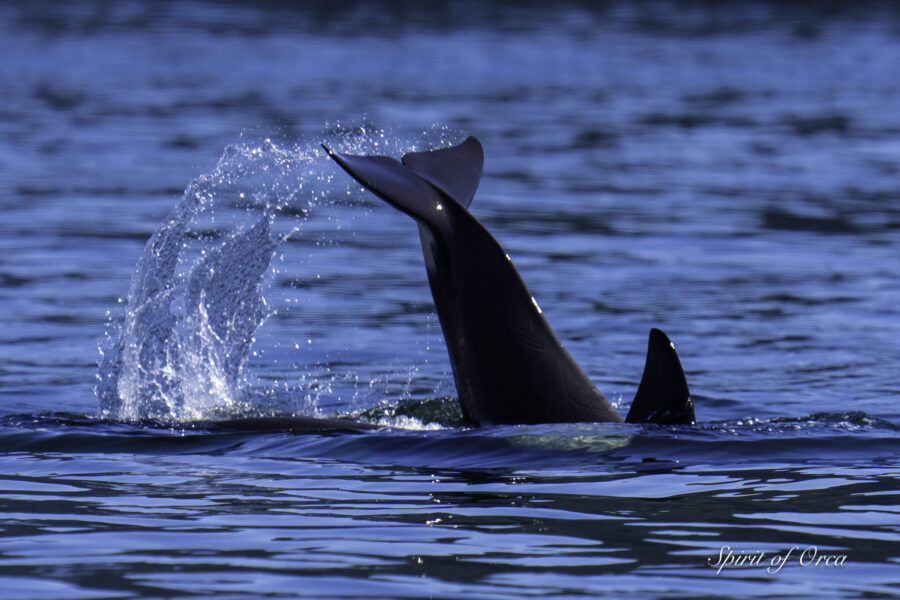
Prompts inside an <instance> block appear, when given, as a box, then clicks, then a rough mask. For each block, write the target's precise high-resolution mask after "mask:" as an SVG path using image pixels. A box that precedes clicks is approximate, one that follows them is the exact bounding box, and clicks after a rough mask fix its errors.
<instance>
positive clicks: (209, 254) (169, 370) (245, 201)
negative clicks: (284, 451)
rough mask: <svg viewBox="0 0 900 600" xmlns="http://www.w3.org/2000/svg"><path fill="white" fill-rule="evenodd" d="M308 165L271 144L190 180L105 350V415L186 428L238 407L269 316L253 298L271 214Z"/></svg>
mask: <svg viewBox="0 0 900 600" xmlns="http://www.w3.org/2000/svg"><path fill="white" fill-rule="evenodd" d="M308 160H309V155H308V154H306V153H304V152H302V151H300V150H298V149H296V148H295V149H291V150H284V149H280V148H278V147H277V146H276V145H274V144H272V143H271V142H270V141H268V140H266V143H265V144H263V145H261V146H250V145H244V146H230V147H228V148H227V149H226V151H225V153H224V155H223V156H222V158H221V160H220V161H219V163H218V165H217V166H216V168H215V170H213V171H212V172H211V173H208V174H206V175H203V176H201V177H199V178H197V179H196V180H194V181H193V182H191V184H190V185H189V186H188V188H187V190H186V191H185V193H184V196H183V197H182V199H181V201H180V202H179V203H178V204H177V205H176V206H175V207H174V208H173V209H172V211H171V212H170V213H169V215H168V217H166V219H165V220H164V221H163V222H162V224H161V225H160V226H159V227H158V228H157V230H156V232H154V234H153V236H152V237H151V238H150V241H149V242H148V243H147V246H146V247H145V249H144V252H143V254H142V256H141V258H140V260H139V262H138V264H137V267H136V269H135V272H134V275H133V276H132V280H131V285H130V289H129V292H128V297H127V304H126V308H125V314H124V318H123V319H122V322H121V323H120V324H118V325H115V326H113V327H112V330H111V331H109V332H108V335H107V339H106V340H105V343H104V344H103V345H102V346H101V361H100V366H99V370H98V379H99V383H98V385H97V387H96V392H97V396H98V398H99V401H100V413H101V416H104V417H108V418H114V419H120V420H139V419H154V420H163V421H187V420H194V419H200V418H208V417H209V416H210V414H212V413H215V412H217V411H219V412H225V413H229V412H231V411H233V410H234V409H236V408H238V407H239V406H240V404H241V402H242V398H243V396H244V389H243V388H244V385H243V384H244V382H245V377H244V373H243V369H244V365H245V363H246V361H247V357H248V354H249V352H250V347H251V344H252V343H253V340H254V338H253V336H254V333H255V332H256V330H257V328H258V327H259V326H260V325H261V324H262V322H263V321H264V320H265V318H266V317H267V316H268V315H269V311H268V309H267V305H266V302H265V300H264V298H263V296H262V291H261V290H262V283H263V278H264V277H265V275H266V273H267V272H268V270H269V265H270V262H271V260H272V257H273V256H274V255H275V252H276V248H277V240H276V238H274V237H273V234H272V231H271V228H272V224H273V221H274V217H275V213H276V211H278V210H280V209H283V208H284V207H285V206H287V205H288V204H290V203H291V202H292V201H293V200H294V196H295V195H296V191H297V190H299V189H301V188H302V180H301V179H300V178H297V179H295V180H293V181H291V180H290V179H289V178H288V176H289V175H290V174H291V172H292V171H294V170H296V168H297V167H298V165H300V164H303V163H305V162H308ZM273 171H274V172H275V173H276V174H275V175H274V176H273V175H272V174H271V173H272V172H273ZM260 178H262V181H259V179H260ZM250 220H253V221H255V222H253V221H251V223H252V224H248V223H247V221H250ZM223 225H224V226H223Z"/></svg>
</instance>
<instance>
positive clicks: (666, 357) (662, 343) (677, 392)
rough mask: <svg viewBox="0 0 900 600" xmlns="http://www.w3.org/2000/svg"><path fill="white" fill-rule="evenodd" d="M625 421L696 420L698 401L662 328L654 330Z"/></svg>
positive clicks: (663, 422) (665, 422)
mask: <svg viewBox="0 0 900 600" xmlns="http://www.w3.org/2000/svg"><path fill="white" fill-rule="evenodd" d="M625 421H626V422H628V423H656V424H658V425H692V424H693V423H694V404H693V403H692V402H691V392H690V390H689V389H688V384H687V379H686V378H685V376H684V370H683V369H682V368H681V361H679V360H678V354H677V353H676V352H675V346H674V345H673V344H672V342H671V341H670V340H669V337H668V336H667V335H666V334H665V333H663V332H662V331H661V330H659V329H655V328H654V329H651V330H650V340H649V342H648V344H647V362H646V363H645V364H644V374H643V375H642V376H641V383H640V385H639V386H638V391H637V394H635V396H634V402H632V403H631V410H629V411H628V416H627V417H625Z"/></svg>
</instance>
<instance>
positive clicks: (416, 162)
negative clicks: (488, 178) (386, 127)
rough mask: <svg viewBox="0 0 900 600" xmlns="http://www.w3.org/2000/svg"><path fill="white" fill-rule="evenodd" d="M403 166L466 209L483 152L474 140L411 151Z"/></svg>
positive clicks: (480, 168) (480, 166) (482, 158)
mask: <svg viewBox="0 0 900 600" xmlns="http://www.w3.org/2000/svg"><path fill="white" fill-rule="evenodd" d="M401 162H402V163H403V166H405V167H407V168H409V169H412V170H413V171H415V173H416V175H418V176H419V177H421V178H422V179H424V180H425V181H427V182H428V183H430V184H431V185H433V186H434V187H436V188H437V189H439V190H440V191H441V192H443V193H444V194H445V195H447V196H448V197H450V198H453V199H454V200H456V201H457V202H458V203H460V204H461V205H463V206H464V207H465V208H469V204H471V203H472V198H473V197H474V196H475V190H476V189H478V182H479V181H481V173H482V170H483V169H484V150H483V149H482V147H481V142H479V141H478V140H477V139H476V138H474V137H471V136H470V137H468V138H467V139H466V140H465V141H464V142H463V143H461V144H459V145H458V146H453V147H452V148H441V149H440V150H429V151H427V152H410V153H409V154H404V155H403V158H402V159H401Z"/></svg>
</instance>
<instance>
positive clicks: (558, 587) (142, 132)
mask: <svg viewBox="0 0 900 600" xmlns="http://www.w3.org/2000/svg"><path fill="white" fill-rule="evenodd" d="M0 33H2V35H0V56H2V57H3V59H2V60H0V211H2V213H0V215H2V216H0V247H2V252H0V339H2V344H0V411H2V415H3V416H2V417H0V452H2V454H0V507H2V508H0V515H2V518H0V597H3V598H22V599H33V598H129V597H212V596H215V597H217V598H251V597H264V596H265V597H269V596H271V597H296V596H303V597H320V598H335V597H372V598H399V597H437V598H458V597H485V598H491V597H505V598H522V597H532V596H535V597H537V596H541V597H559V598H565V597H597V596H609V597H729V598H730V597H775V598H779V597H784V598H793V597H814V598H856V597H896V595H897V594H898V588H900V568H898V563H900V551H898V547H900V546H898V544H897V542H898V540H900V516H898V515H900V508H898V495H900V494H898V485H897V479H898V457H900V441H898V437H897V434H898V423H900V411H898V408H897V398H898V395H900V385H898V383H897V382H896V373H897V367H898V365H900V344H898V339H900V319H898V316H900V295H898V291H897V290H898V286H897V281H900V262H898V260H897V255H898V250H900V242H898V232H900V111H898V109H897V108H898V106H900V78H898V77H897V69H898V66H900V12H898V11H897V9H896V7H895V6H894V5H893V4H890V3H884V4H879V3H861V4H860V3H847V4H842V3H820V4H817V3H810V4H799V3H796V4H795V3H787V4H785V5H782V4H772V5H770V4H761V3H754V4H735V3H729V4H728V5H727V6H725V5H721V6H720V5H718V4H716V3H703V2H683V3H665V4H657V3H608V4H602V5H596V6H595V5H593V4H591V3H569V4H563V5H560V6H558V7H556V8H553V9H548V8H542V7H540V6H538V5H537V4H531V5H519V4H512V3H510V4H506V3H499V2H497V3H490V4H482V3H471V4H470V3H447V4H444V5H441V6H440V7H438V8H431V9H429V10H425V9H422V8H420V7H418V5H415V4H412V3H391V4H367V3H349V4H346V5H343V6H340V7H331V8H329V7H326V6H325V5H324V4H323V5H321V6H315V5H308V6H304V7H302V8H298V7H295V6H294V5H291V4H281V3H260V4H251V3H218V4H204V3H188V2H182V3H146V4H145V3H128V2H123V3H105V2H94V3H78V4H71V5H69V4H67V5H58V6H52V7H51V6H48V5H44V4H41V3H13V4H4V5H3V6H2V7H0ZM470 134H471V135H476V136H478V137H479V138H480V139H481V140H482V142H483V144H484V146H485V150H486V163H485V176H484V179H483V181H482V184H481V188H480V191H479V193H478V195H477V196H476V199H475V202H474V203H473V206H472V210H473V212H474V214H475V215H476V216H477V217H478V218H479V219H480V220H481V221H482V222H484V223H485V224H486V225H487V226H488V228H489V229H490V230H491V231H492V232H493V233H494V234H495V236H496V237H497V238H498V240H499V241H500V242H501V243H502V244H503V245H504V247H505V248H506V249H507V251H508V252H509V254H510V256H511V257H512V259H513V260H514V261H515V263H516V265H517V267H518V268H519V270H520V272H521V273H522V275H523V277H524V278H525V280H526V281H527V282H528V284H529V286H530V288H531V290H532V292H533V293H534V295H535V297H536V298H537V299H538V300H539V301H540V304H541V307H542V309H543V310H544V313H545V315H546V316H547V317H548V320H549V321H550V323H551V324H552V325H553V326H554V327H555V328H556V330H557V333H558V334H559V336H560V338H561V339H563V340H564V341H565V342H566V344H567V347H568V348H569V350H570V351H571V352H572V354H573V355H574V356H575V357H576V359H577V360H578V361H579V362H580V363H581V364H582V365H583V366H584V368H585V370H586V371H587V372H588V373H589V374H590V376H591V377H592V379H593V380H594V381H595V382H596V383H597V385H598V387H599V388H600V389H601V391H603V392H604V393H605V394H606V395H607V396H608V397H610V398H611V399H613V400H614V402H615V403H616V404H617V405H618V406H619V408H620V409H621V410H623V411H624V410H626V409H627V407H628V404H629V403H630V401H631V397H632V396H633V394H634V391H635V389H636V387H637V382H638V380H639V377H640V372H641V368H642V364H643V353H644V351H645V344H646V335H647V332H648V331H649V329H650V328H651V327H654V326H657V327H661V328H663V329H664V330H666V331H667V332H668V333H669V335H670V336H671V337H672V339H673V340H674V341H675V343H676V345H677V347H678V351H679V354H680V355H681V358H682V362H683V364H684V366H685V369H686V372H687V377H688V381H689V382H690V384H691V388H692V392H693V395H694V400H695V405H696V410H697V417H698V420H699V421H700V422H699V424H698V426H697V427H682V428H671V429H660V428H651V427H638V426H629V425H608V424H597V425H593V424H588V425H553V426H529V427H500V428H492V429H483V430H472V429H464V428H463V429H461V428H458V427H456V426H455V425H457V424H458V414H457V412H456V409H455V403H454V399H453V394H454V389H453V385H452V378H451V376H450V373H449V363H448V361H447V358H446V351H445V349H444V346H443V342H442V338H441V335H440V328H439V326H438V324H437V320H436V318H435V316H434V315H433V314H432V312H431V305H430V295H429V292H428V288H427V284H426V280H425V273H424V268H423V265H422V258H421V253H420V250H419V248H418V240H417V235H416V232H415V227H414V224H413V223H412V222H411V221H409V219H408V218H407V217H405V216H403V215H400V214H399V213H396V212H395V211H393V210H392V209H390V208H389V207H387V206H384V205H382V204H380V203H379V202H378V201H377V200H376V199H374V198H373V197H371V196H368V195H366V194H365V193H363V192H362V191H361V190H359V188H358V187H357V186H355V185H353V184H352V183H351V182H350V181H349V180H348V178H347V177H346V176H344V175H343V173H341V172H340V171H339V170H338V169H337V168H336V167H335V166H334V165H333V164H330V163H329V162H328V161H327V159H326V158H325V156H324V154H323V153H322V152H321V151H320V150H318V143H319V142H321V141H325V142H327V143H329V144H330V145H333V146H335V147H337V148H338V149H346V150H350V151H365V152H383V153H387V154H391V155H395V156H399V155H400V154H402V153H403V152H405V151H408V150H411V149H424V148H430V147H437V146H443V145H447V144H449V143H454V142H457V141H460V140H462V139H463V138H464V137H465V136H466V135H470ZM185 190H187V193H186V192H185ZM198 191H199V192H201V196H202V200H200V201H198V202H200V203H201V204H202V207H201V209H200V210H199V211H198V212H197V213H196V214H192V215H191V218H190V219H188V221H187V225H186V226H185V228H184V231H181V232H180V233H179V236H180V237H178V238H177V240H178V242H179V243H180V244H183V245H181V246H178V245H173V246H172V247H173V248H175V247H177V248H181V250H179V251H178V252H176V253H175V254H174V255H173V256H174V257H177V258H178V260H177V264H175V266H174V271H173V273H174V275H173V277H174V279H173V281H175V280H177V281H178V282H180V284H181V285H182V293H183V299H181V300H179V302H180V304H178V303H176V304H178V306H179V307H180V308H178V309H177V310H176V309H174V308H173V309H172V310H171V311H168V308H167V309H166V310H161V309H160V310H157V312H156V313H152V314H151V316H153V315H155V317H154V318H153V319H151V320H150V321H146V320H142V318H144V317H141V318H132V320H131V321H129V320H128V319H129V318H130V317H129V316H130V315H131V316H133V315H134V314H136V313H135V312H134V311H133V308H134V307H133V306H130V305H129V302H130V300H131V299H133V298H134V297H135V290H136V289H137V288H135V287H134V286H133V285H132V284H131V283H130V282H131V281H132V274H133V273H135V265H136V263H138V261H139V259H141V257H142V255H144V247H145V244H146V243H147V241H148V239H150V236H151V235H152V234H153V233H154V231H157V228H158V227H160V226H161V225H162V226H163V229H164V228H165V224H166V223H170V222H171V220H170V219H171V215H170V211H171V210H172V208H173V207H175V206H184V205H185V202H186V201H187V200H190V198H191V197H192V196H191V194H193V193H194V192H198ZM185 199H187V200H185ZM261 224H262V225H261ZM253 227H258V228H257V229H253ZM161 230H162V229H161ZM254 236H256V237H254ZM155 239H159V238H158V237H157V238H155ZM173 239H174V238H173ZM270 239H271V240H274V244H275V245H274V246H273V248H274V250H272V252H271V253H270V255H272V256H273V259H272V263H271V266H269V267H266V268H261V269H258V268H256V267H254V264H256V263H254V260H257V259H259V258H260V256H262V255H263V254H264V253H263V252H262V250H260V248H263V249H265V248H266V246H265V245H266V244H267V243H268V242H267V240H270ZM254 240H255V241H256V242H255V243H250V242H253V241H254ZM242 241H243V242H246V244H244V245H243V246H242V245H241V243H242ZM179 252H180V254H179ZM204 252H206V253H207V254H203V253H204ZM201 256H207V257H208V256H214V258H207V259H201V258H199V257H201ZM268 256H269V255H266V257H265V258H266V259H268ZM202 260H207V261H211V262H213V263H215V264H216V265H226V266H227V267H228V269H227V272H229V273H241V274H246V275H247V277H246V278H244V279H242V280H241V281H243V282H244V284H245V285H244V287H243V288H240V289H242V290H243V291H242V292H241V293H237V292H234V290H235V289H237V288H228V287H227V286H226V287H225V288H223V289H225V290H226V291H230V292H233V293H223V294H221V296H220V297H221V298H231V299H232V300H233V302H232V303H231V304H230V305H229V306H230V308H231V309H233V310H234V311H235V314H240V315H241V316H243V317H246V319H249V321H247V320H245V321H242V322H243V323H244V325H240V324H238V325H234V323H232V325H233V327H231V328H230V329H228V332H230V333H231V334H233V339H232V338H229V339H228V340H224V341H223V339H224V338H222V339H220V338H221V336H218V333H217V336H218V337H217V336H211V335H208V334H209V333H210V332H213V333H216V332H217V331H218V332H221V330H217V329H216V327H214V326H211V328H204V327H205V326H206V325H208V323H207V322H205V321H203V319H201V318H200V317H198V316H197V315H195V314H194V313H193V312H191V305H190V302H188V299H190V298H191V296H190V292H189V289H191V288H190V285H189V282H190V281H191V280H192V279H191V274H192V273H193V272H192V271H191V268H192V267H193V266H194V265H197V264H200V262H202ZM145 264H146V263H145ZM204 264H207V263H204ZM263 267H265V265H263ZM257 272H258V273H257ZM254 273H257V274H258V276H259V278H260V281H261V288H260V290H259V291H260V292H261V295H262V297H263V298H264V299H265V300H264V301H262V300H259V296H257V295H256V289H255V288H254V285H253V284H254V281H256V280H255V279H253V277H255V275H254ZM151 280H152V278H150V279H146V281H151ZM147 285H150V284H147ZM138 288H140V289H143V290H144V291H146V290H147V289H149V288H148V287H142V288H141V287H140V286H138ZM210 289H211V288H210ZM207 291H208V290H207ZM263 302H264V303H263ZM166 306H168V305H166ZM173 306H174V305H173ZM260 307H263V308H264V311H263V312H262V313H258V312H255V311H256V309H259V308H260ZM156 308H157V309H159V307H156ZM167 311H168V312H167ZM139 314H140V315H144V316H146V315H147V314H148V312H147V311H145V312H140V313H139ZM200 316H202V315H200ZM164 317H165V318H164ZM263 317H264V318H265V319H264V321H263V323H262V325H261V326H260V327H259V329H258V330H256V331H255V333H253V334H252V337H253V341H252V343H248V344H247V348H246V352H247V359H248V360H247V363H246V364H245V365H244V367H243V369H242V370H241V371H240V373H239V377H238V376H236V375H235V371H234V365H228V364H226V363H223V362H222V361H221V360H219V359H217V358H216V356H217V355H216V352H217V351H218V350H217V349H219V348H220V347H221V344H224V345H226V346H228V344H231V345H230V346H228V347H234V348H241V347H242V346H241V344H242V340H243V339H244V338H243V337H242V336H243V335H244V334H246V330H247V327H248V326H247V323H249V322H252V324H256V323H257V322H258V320H257V321H254V319H257V318H259V319H262V318H263ZM198 319H199V320H198ZM129 322H130V323H132V324H136V326H135V327H133V328H132V329H131V330H129V331H130V333H129V334H128V335H130V336H131V337H129V338H128V340H129V341H130V342H134V341H135V340H136V339H142V340H143V339H156V338H153V336H152V335H151V333H152V331H157V330H156V329H153V328H152V327H147V326H146V324H147V323H151V324H152V325H153V326H154V327H156V326H160V327H163V325H165V326H164V327H163V330H165V331H167V332H170V333H171V332H176V333H177V334H178V335H177V336H176V337H174V338H173V337H171V336H168V337H166V336H163V337H165V340H163V341H165V342H166V343H168V341H171V340H172V339H175V340H176V341H177V342H178V343H174V342H173V343H172V344H171V345H166V343H163V342H160V344H161V345H157V346H156V349H157V351H158V352H157V353H156V354H155V355H154V356H156V357H157V358H159V357H164V359H165V360H162V359H160V360H162V362H159V363H156V364H157V366H159V367H160V369H158V370H155V371H154V370H153V369H144V370H137V371H129V370H128V369H129V364H131V366H133V364H132V363H128V364H126V365H125V367H121V366H120V368H124V370H122V371H119V372H117V374H116V376H115V377H113V380H114V382H115V384H116V385H114V386H112V387H111V388H109V387H107V388H105V387H104V385H105V384H104V381H106V382H107V383H108V382H109V381H110V379H109V376H110V368H111V367H110V365H109V364H106V365H104V366H101V368H100V369H99V373H100V375H101V379H100V380H98V378H97V375H98V363H99V362H100V361H101V358H100V355H99V353H98V351H97V348H98V345H101V344H102V345H104V348H106V350H107V352H109V348H110V344H111V343H112V345H113V347H114V346H115V342H114V340H115V339H117V338H116V336H117V335H118V331H119V330H120V329H122V328H123V327H124V328H125V330H127V323H129ZM110 323H112V324H110ZM197 323H200V325H197ZM123 324H126V325H123ZM160 324H163V325H160ZM117 327H118V328H119V329H117ZM242 327H243V329H242ZM251 329H252V328H251ZM107 335H110V336H112V340H113V341H112V342H111V341H106V342H104V339H105V336H107ZM173 335H174V334H173ZM246 335H248V336H249V335H251V334H246ZM142 336H143V337H142ZM148 336H149V337H148ZM159 339H162V338H159ZM247 339H248V340H249V337H248V338H247ZM126 347H127V344H126ZM107 356H109V354H107ZM126 362H127V361H126ZM146 366H147V365H146V364H142V367H146ZM167 369H168V370H167ZM229 369H230V370H229ZM123 373H124V375H123ZM160 373H174V374H175V375H174V376H173V377H171V378H168V379H167V378H162V379H160V377H161V375H160ZM103 377H106V379H105V380H104V379H103ZM126 381H127V382H128V383H127V385H126V384H125V383H122V382H126ZM160 381H163V382H164V383H165V384H166V386H168V387H165V386H163V387H164V388H165V391H166V394H157V395H156V396H154V395H153V394H154V393H155V392H154V390H156V391H158V390H159V389H163V388H162V387H160V385H161V384H159V382H160ZM173 381H174V382H175V383H174V384H172V382H173ZM170 384H171V385H170ZM97 386H99V392H98V393H95V390H94V388H95V387H97ZM105 389H106V390H108V389H114V390H116V393H115V394H114V395H113V397H110V396H108V395H106V396H104V393H105V392H104V390H105ZM148 390H149V391H148ZM98 395H99V396H100V397H99V398H98ZM104 398H106V400H103V399H104ZM110 398H112V399H110ZM148 398H149V400H148ZM104 402H105V404H104ZM101 408H105V410H106V411H107V413H106V414H107V415H108V416H119V417H127V418H130V419H142V418H147V417H156V418H163V419H168V420H169V421H173V420H174V421H175V422H174V423H173V424H170V425H167V426H159V425H153V424H149V423H146V422H144V423H133V424H121V423H115V422H110V421H106V420H99V419H98V418H97V417H98V415H99V414H100V410H101ZM260 412H263V413H298V414H319V415H325V416H331V415H339V416H347V415H350V416H354V417H357V418H362V419H368V420H370V421H380V422H382V423H384V424H386V425H391V426H395V427H397V426H399V427H407V428H409V429H408V430H384V431H377V432H368V433H339V434H328V435H310V434H290V433H277V434H252V433H227V432H210V431H206V430H202V429H198V428H197V427H195V426H193V425H191V423H190V421H191V420H192V419H214V418H220V417H223V416H225V417H227V416H234V415H236V414H257V413H260ZM723 548H724V550H723ZM729 549H730V550H731V551H733V552H734V553H735V554H736V555H742V556H744V561H745V562H744V565H743V566H742V567H741V568H736V567H734V566H728V567H726V568H724V569H722V570H721V571H718V567H715V566H710V565H711V564H714V563H716V561H717V560H718V559H719V557H720V553H723V554H722V556H725V555H726V554H727V552H728V550H729ZM761 552H762V553H765V556H764V557H763V558H762V559H757V560H756V562H753V560H754V557H758V556H759V553H761ZM813 553H815V558H813ZM785 556H787V559H786V561H785V564H784V566H783V567H781V568H778V565H777V561H778V560H779V557H785ZM773 559H774V560H775V563H773ZM816 560H818V563H817V562H816Z"/></svg>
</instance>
